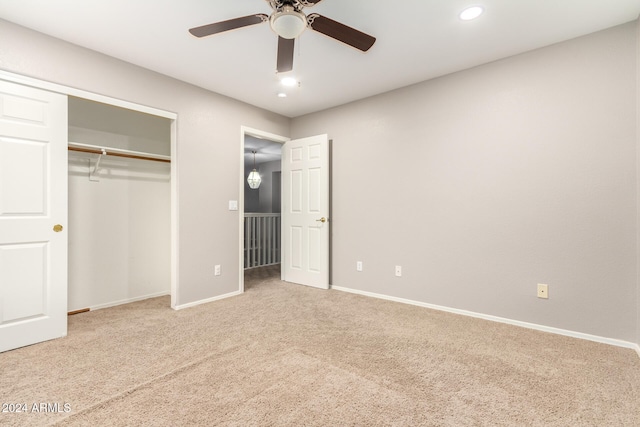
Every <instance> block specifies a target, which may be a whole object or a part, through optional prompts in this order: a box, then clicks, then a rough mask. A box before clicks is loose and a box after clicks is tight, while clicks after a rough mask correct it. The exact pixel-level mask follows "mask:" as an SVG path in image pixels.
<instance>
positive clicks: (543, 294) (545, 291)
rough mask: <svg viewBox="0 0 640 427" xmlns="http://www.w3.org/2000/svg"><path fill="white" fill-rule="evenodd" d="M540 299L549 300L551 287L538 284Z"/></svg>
mask: <svg viewBox="0 0 640 427" xmlns="http://www.w3.org/2000/svg"><path fill="white" fill-rule="evenodd" d="M538 298H544V299H547V298H549V285H544V284H542V283H538Z"/></svg>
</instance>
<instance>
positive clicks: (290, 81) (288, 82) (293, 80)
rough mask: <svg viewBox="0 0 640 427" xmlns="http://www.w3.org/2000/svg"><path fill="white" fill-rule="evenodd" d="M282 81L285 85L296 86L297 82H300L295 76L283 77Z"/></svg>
mask: <svg viewBox="0 0 640 427" xmlns="http://www.w3.org/2000/svg"><path fill="white" fill-rule="evenodd" d="M280 83H282V84H283V85H284V86H295V85H296V84H298V81H297V80H296V78H295V77H283V78H282V79H280Z"/></svg>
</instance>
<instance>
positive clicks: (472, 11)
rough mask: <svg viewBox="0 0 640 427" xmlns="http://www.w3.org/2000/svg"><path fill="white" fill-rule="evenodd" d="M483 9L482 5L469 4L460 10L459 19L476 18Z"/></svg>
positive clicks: (469, 19)
mask: <svg viewBox="0 0 640 427" xmlns="http://www.w3.org/2000/svg"><path fill="white" fill-rule="evenodd" d="M482 12H484V9H483V8H482V6H470V7H468V8H466V9H465V10H463V11H462V12H460V19H462V20H463V21H471V20H472V19H476V18H477V17H478V16H480V15H482Z"/></svg>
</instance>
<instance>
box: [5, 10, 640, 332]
mask: <svg viewBox="0 0 640 427" xmlns="http://www.w3.org/2000/svg"><path fill="white" fill-rule="evenodd" d="M0 22H1V24H2V25H0V40H1V42H0V69H2V70H6V71H11V72H16V73H20V74H24V75H27V76H32V77H36V78H40V79H43V80H47V81H52V82H55V83H60V84H63V85H68V86H72V87H77V88H80V89H84V90H87V91H91V92H96V93H99V94H104V95H107V96H111V97H115V98H120V99H124V100H127V101H131V102H135V103H140V104H144V105H149V106H152V107H155V108H159V109H164V110H169V111H173V112H176V113H177V114H178V117H179V118H178V124H177V134H178V152H177V159H178V165H179V193H180V200H179V215H180V223H179V228H180V256H181V258H180V264H179V274H180V285H181V290H180V294H179V295H178V304H187V303H190V302H193V301H198V300H202V299H206V298H210V297H213V296H216V295H222V294H226V293H229V292H233V291H236V290H237V289H238V275H239V271H238V264H239V260H238V254H239V247H238V235H237V233H238V231H237V230H238V214H239V213H238V212H230V211H228V210H227V201H228V200H230V199H234V200H237V199H238V197H239V194H238V188H239V183H238V179H239V174H240V171H239V167H240V161H239V143H240V126H241V125H245V126H249V127H252V128H256V129H261V130H264V131H267V132H271V133H274V134H279V135H284V136H287V135H290V130H291V134H292V135H291V136H293V137H303V136H309V135H314V134H321V133H328V134H329V135H330V137H331V138H332V139H333V141H334V144H333V147H334V148H333V149H334V152H333V180H334V181H333V218H332V220H333V222H332V224H333V268H334V271H333V284H334V285H337V286H343V287H348V288H352V289H355V290H362V291H369V292H374V293H379V294H384V295H389V296H396V297H402V298H408V299H411V300H415V301H422V302H427V303H431V304H437V305H441V306H445V307H451V308H458V309H464V310H470V311H474V312H478V313H484V314H490V315H496V316H501V317H505V318H510V319H515V320H521V321H526V322H532V323H536V324H540V325H547V326H552V327H558V328H562V329H567V330H572V331H578V332H584V333H588V334H594V335H599V336H604V337H609V338H617V339H622V340H627V341H634V342H640V316H639V311H640V310H639V302H638V299H639V298H638V295H640V284H638V282H637V277H636V276H637V266H638V265H639V263H640V260H639V258H638V256H637V253H638V251H637V249H636V244H637V238H638V233H637V227H636V223H637V221H638V219H639V218H638V213H637V209H636V202H637V200H638V194H637V192H638V188H640V181H638V180H639V178H638V177H637V176H638V174H637V170H638V168H639V166H638V165H639V164H640V161H637V160H636V158H637V157H636V154H637V144H638V143H640V141H639V140H638V138H637V131H636V122H637V117H638V115H637V112H636V108H637V105H636V102H637V99H639V98H640V96H639V94H638V91H637V89H636V80H637V78H638V76H639V74H638V70H637V66H636V57H637V48H636V40H637V38H636V34H635V31H636V26H635V24H627V25H623V26H620V27H617V28H613V29H610V30H606V31H603V32H600V33H596V34H593V35H589V36H586V37H582V38H579V39H576V40H572V41H569V42H565V43H561V44H558V45H554V46H551V47H548V48H544V49H540V50H537V51H534V52H530V53H527V54H523V55H519V56H516V57H513V58H509V59H506V60H502V61H498V62H495V63H492V64H488V65H485V66H481V67H477V68H474V69H471V70H467V71H464V72H460V73H457V74H453V75H449V76H445V77H442V78H439V79H435V80H431V81H428V82H424V83H421V84H418V85H414V86H411V87H407V88H404V89H400V90H397V91H394V92H390V93H387V94H383V95H380V96H376V97H373V98H369V99H366V100H362V101H359V102H356V103H352V104H348V105H345V106H342V107H338V108H334V109H331V110H327V111H324V112H320V113H316V114H311V115H308V116H304V117H300V118H296V119H294V120H293V121H290V120H289V119H287V118H284V117H281V116H278V115H276V114H273V113H270V112H267V111H264V110H260V109H257V108H254V107H251V106H248V105H246V104H243V103H241V102H238V101H235V100H232V99H229V98H225V97H223V96H220V95H217V94H214V93H211V92H207V91H205V90H202V89H200V88H197V87H194V86H191V85H187V84H185V83H181V82H179V81H176V80H174V79H171V78H168V77H165V76H162V75H159V74H156V73H153V72H150V71H148V70H144V69H141V68H138V67H135V66H133V65H131V64H127V63H125V62H122V61H118V60H115V59H113V58H110V57H107V56H105V55H102V54H98V53H96V52H92V51H89V50H86V49H83V48H80V47H77V46H73V45H70V44H68V43H65V42H62V41H60V40H56V39H53V38H51V37H47V36H44V35H42V34H39V33H36V32H33V31H30V30H27V29H24V28H22V27H19V26H16V25H14V24H11V23H8V22H5V21H0ZM290 125H291V129H290ZM356 261H363V262H364V271H363V272H361V273H358V272H356V269H355V263H356ZM214 264H221V265H222V267H223V275H222V276H220V277H214V276H213V265H214ZM395 265H402V267H403V277H402V278H396V277H394V276H393V270H394V266H395ZM537 283H547V284H549V286H550V298H549V299H548V300H540V299H538V298H536V296H535V287H536V284H537Z"/></svg>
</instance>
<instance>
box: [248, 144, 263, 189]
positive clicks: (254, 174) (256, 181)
mask: <svg viewBox="0 0 640 427" xmlns="http://www.w3.org/2000/svg"><path fill="white" fill-rule="evenodd" d="M252 153H253V170H252V171H251V173H250V174H249V177H248V178H247V182H248V183H249V187H250V188H251V189H252V190H256V189H257V188H258V187H260V183H261V182H262V178H260V174H259V173H258V171H257V170H256V152H255V151H252Z"/></svg>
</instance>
